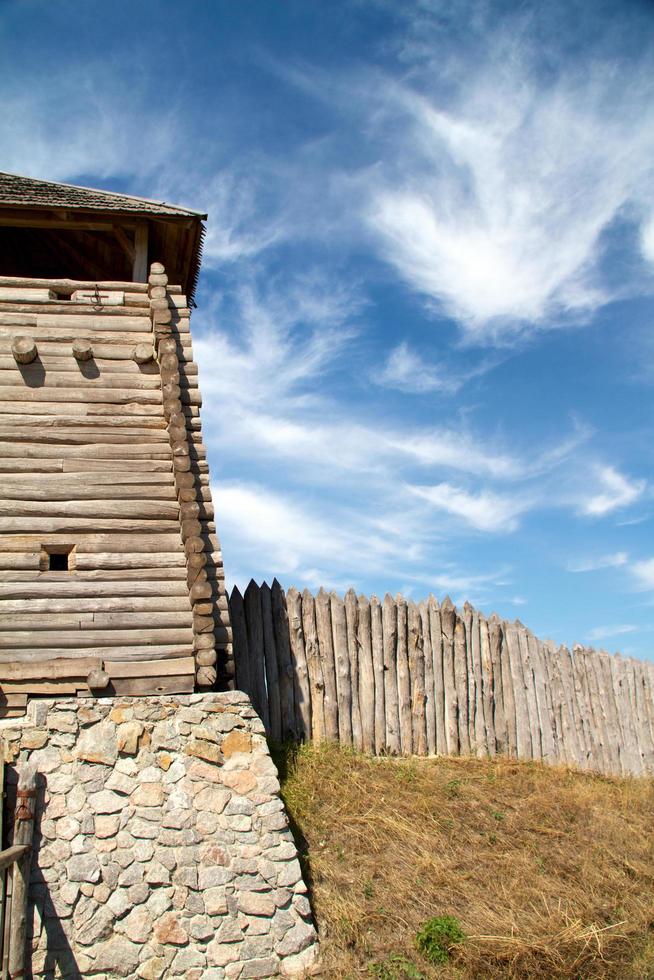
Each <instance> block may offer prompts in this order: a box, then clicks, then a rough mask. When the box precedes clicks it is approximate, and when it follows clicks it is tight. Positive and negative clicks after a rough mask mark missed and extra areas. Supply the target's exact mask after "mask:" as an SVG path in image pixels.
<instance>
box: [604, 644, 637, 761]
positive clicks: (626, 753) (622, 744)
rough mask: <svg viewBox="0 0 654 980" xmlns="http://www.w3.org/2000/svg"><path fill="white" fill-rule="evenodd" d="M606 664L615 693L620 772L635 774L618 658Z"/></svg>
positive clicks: (610, 658)
mask: <svg viewBox="0 0 654 980" xmlns="http://www.w3.org/2000/svg"><path fill="white" fill-rule="evenodd" d="M606 664H607V667H608V670H609V674H610V679H611V680H610V683H611V690H612V692H613V703H614V705H615V717H616V725H617V731H618V736H617V737H618V753H619V756H620V770H621V772H622V773H623V774H624V775H627V776H628V775H632V774H633V771H634V770H633V762H632V759H631V756H630V748H631V747H630V745H629V739H628V734H627V732H626V730H625V724H624V719H623V717H622V706H623V700H622V686H621V680H620V675H619V671H618V657H617V656H615V657H611V656H609V657H607V660H606Z"/></svg>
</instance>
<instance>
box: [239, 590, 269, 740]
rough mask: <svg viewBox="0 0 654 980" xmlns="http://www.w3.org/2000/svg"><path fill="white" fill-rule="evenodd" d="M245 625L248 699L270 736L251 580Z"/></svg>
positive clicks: (256, 594) (256, 595)
mask: <svg viewBox="0 0 654 980" xmlns="http://www.w3.org/2000/svg"><path fill="white" fill-rule="evenodd" d="M243 604H244V608H245V625H246V627H247V638H248V653H249V666H250V688H251V690H250V697H251V698H252V705H253V707H254V710H255V711H256V712H257V714H258V715H259V717H260V718H261V720H262V722H263V724H264V727H265V729H266V734H267V735H269V734H270V714H269V712H268V692H267V691H266V680H265V677H266V668H265V657H264V651H263V616H262V615H261V593H260V591H259V586H258V585H257V583H256V582H255V581H254V579H251V581H250V584H249V585H248V587H247V589H246V590H245V596H244V597H243Z"/></svg>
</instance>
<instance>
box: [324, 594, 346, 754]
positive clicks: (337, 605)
mask: <svg viewBox="0 0 654 980" xmlns="http://www.w3.org/2000/svg"><path fill="white" fill-rule="evenodd" d="M329 598H330V603H331V614H332V643H333V645H334V663H335V665H336V683H337V696H338V735H339V739H340V741H341V742H343V744H344V745H352V681H351V678H350V658H349V656H348V649H347V624H346V622H345V603H344V602H343V600H342V599H341V598H340V596H338V595H336V593H335V592H332V593H330V596H329Z"/></svg>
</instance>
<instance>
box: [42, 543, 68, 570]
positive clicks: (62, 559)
mask: <svg viewBox="0 0 654 980" xmlns="http://www.w3.org/2000/svg"><path fill="white" fill-rule="evenodd" d="M40 568H41V571H42V572H74V571H75V545H74V544H44V545H43V546H42V548H41V562H40Z"/></svg>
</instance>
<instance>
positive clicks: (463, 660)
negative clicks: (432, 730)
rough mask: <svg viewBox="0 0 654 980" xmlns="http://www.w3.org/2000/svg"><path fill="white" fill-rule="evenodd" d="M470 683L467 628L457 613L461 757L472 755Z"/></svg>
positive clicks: (455, 670)
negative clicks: (469, 720)
mask: <svg viewBox="0 0 654 980" xmlns="http://www.w3.org/2000/svg"><path fill="white" fill-rule="evenodd" d="M469 682H470V676H469V673H468V656H467V650H466V628H465V624H464V622H463V620H462V619H461V617H460V616H459V615H458V613H457V614H456V616H455V620H454V683H455V686H456V700H457V705H458V708H459V711H458V718H457V721H458V725H459V751H460V753H461V755H470V730H469V727H468V718H469V712H468V686H469Z"/></svg>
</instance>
